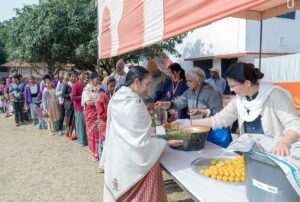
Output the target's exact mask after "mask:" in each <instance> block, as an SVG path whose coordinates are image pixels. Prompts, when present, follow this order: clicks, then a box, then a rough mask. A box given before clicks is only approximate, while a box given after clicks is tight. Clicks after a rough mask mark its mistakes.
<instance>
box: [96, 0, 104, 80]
mask: <svg viewBox="0 0 300 202" xmlns="http://www.w3.org/2000/svg"><path fill="white" fill-rule="evenodd" d="M95 5H96V9H97V67H96V72H98V74H99V75H101V73H102V71H101V66H100V59H99V48H100V44H99V12H98V9H99V8H98V6H99V5H98V0H95Z"/></svg>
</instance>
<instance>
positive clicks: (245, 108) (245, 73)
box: [193, 62, 300, 156]
mask: <svg viewBox="0 0 300 202" xmlns="http://www.w3.org/2000/svg"><path fill="white" fill-rule="evenodd" d="M263 76H264V74H263V73H262V72H261V71H260V70H259V69H257V68H255V67H254V65H253V64H251V63H243V62H239V63H235V64H232V65H230V67H229V68H228V70H227V72H226V79H227V82H228V85H229V87H230V90H231V91H234V92H235V93H236V98H235V99H234V100H232V101H231V102H230V103H229V104H228V105H227V106H226V107H225V108H224V109H223V110H222V111H220V112H219V113H217V114H216V115H214V116H212V117H209V118H206V119H197V120H195V121H193V124H194V125H199V126H207V127H212V128H213V129H216V128H223V127H228V126H230V125H232V123H233V122H234V121H235V120H237V119H238V122H239V128H240V133H241V134H244V133H255V134H264V135H267V136H270V137H273V138H274V139H275V140H278V141H277V143H276V144H275V145H274V146H273V147H271V148H270V152H271V153H273V154H276V155H280V156H287V155H289V152H290V147H291V145H292V144H293V143H295V142H297V141H299V137H300V117H299V114H298V113H297V111H296V109H295V107H294V106H293V103H292V100H291V97H290V94H289V93H288V92H287V91H285V90H284V89H282V88H280V87H277V86H273V85H272V84H271V83H267V82H262V81H260V79H262V78H263Z"/></svg>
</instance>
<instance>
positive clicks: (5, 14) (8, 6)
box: [0, 0, 39, 22]
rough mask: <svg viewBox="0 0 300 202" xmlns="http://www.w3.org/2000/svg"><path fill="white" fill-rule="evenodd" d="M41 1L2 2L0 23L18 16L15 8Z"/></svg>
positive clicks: (14, 0)
mask: <svg viewBox="0 0 300 202" xmlns="http://www.w3.org/2000/svg"><path fill="white" fill-rule="evenodd" d="M38 2H39V0H0V22H3V21H4V20H9V19H10V18H12V17H14V16H16V13H15V11H14V8H22V7H23V6H24V5H31V4H37V3H38Z"/></svg>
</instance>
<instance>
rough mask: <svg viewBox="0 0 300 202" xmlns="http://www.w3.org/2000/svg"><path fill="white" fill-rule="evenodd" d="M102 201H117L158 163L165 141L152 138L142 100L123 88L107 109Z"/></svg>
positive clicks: (147, 115) (148, 119) (149, 123)
mask: <svg viewBox="0 0 300 202" xmlns="http://www.w3.org/2000/svg"><path fill="white" fill-rule="evenodd" d="M106 134H107V135H106V141H105V147H104V153H103V159H102V160H104V197H103V201H104V202H108V201H116V200H117V199H118V198H119V197H121V196H122V195H123V194H124V193H126V192H127V191H128V190H129V189H130V188H131V187H132V186H133V185H135V184H136V183H137V182H138V181H139V180H141V179H142V178H143V177H144V176H145V175H146V174H147V173H148V172H149V171H150V169H151V168H152V167H153V166H154V164H155V163H156V162H157V161H158V160H159V158H160V156H161V154H162V152H163V150H164V147H165V145H166V141H165V140H163V139H159V138H157V137H153V136H152V135H153V134H151V118H150V115H149V113H148V111H147V108H146V106H145V104H144V103H143V101H142V100H141V98H140V97H139V96H138V95H137V94H136V93H134V92H133V91H132V90H131V89H130V88H128V87H125V86H124V87H122V88H121V89H120V90H119V91H117V93H116V94H115V95H114V96H113V97H112V98H111V100H110V103H109V106H108V118H107V128H106Z"/></svg>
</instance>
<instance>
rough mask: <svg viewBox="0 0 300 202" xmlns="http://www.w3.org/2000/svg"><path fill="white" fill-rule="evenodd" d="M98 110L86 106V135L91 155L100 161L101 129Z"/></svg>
mask: <svg viewBox="0 0 300 202" xmlns="http://www.w3.org/2000/svg"><path fill="white" fill-rule="evenodd" d="M97 115H98V114H97V110H96V107H95V106H88V105H86V106H85V111H84V120H85V124H86V134H87V136H88V148H89V152H90V153H91V155H92V156H93V157H94V158H95V159H98V141H99V128H98V120H97Z"/></svg>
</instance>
